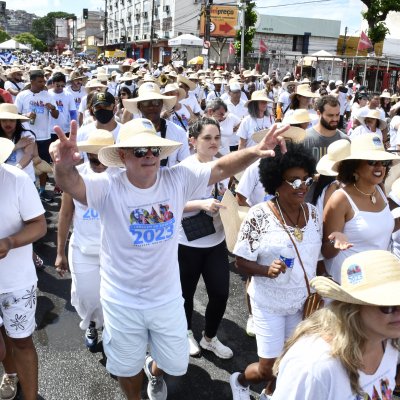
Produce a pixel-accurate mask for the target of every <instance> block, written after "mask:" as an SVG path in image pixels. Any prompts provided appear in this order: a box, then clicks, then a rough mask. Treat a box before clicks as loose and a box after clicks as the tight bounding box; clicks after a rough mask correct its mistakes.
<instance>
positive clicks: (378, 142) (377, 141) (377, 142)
mask: <svg viewBox="0 0 400 400" xmlns="http://www.w3.org/2000/svg"><path fill="white" fill-rule="evenodd" d="M372 142H373V144H374V145H375V146H376V147H382V146H383V145H382V141H381V138H380V137H379V136H374V137H373V138H372Z"/></svg>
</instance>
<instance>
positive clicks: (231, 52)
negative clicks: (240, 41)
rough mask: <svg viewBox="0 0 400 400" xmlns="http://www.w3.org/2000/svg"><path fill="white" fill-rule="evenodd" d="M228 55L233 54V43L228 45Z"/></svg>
mask: <svg viewBox="0 0 400 400" xmlns="http://www.w3.org/2000/svg"><path fill="white" fill-rule="evenodd" d="M228 54H229V55H233V54H235V47H234V46H233V42H231V43H229V50H228Z"/></svg>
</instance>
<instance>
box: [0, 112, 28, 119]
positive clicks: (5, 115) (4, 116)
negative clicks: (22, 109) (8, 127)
mask: <svg viewBox="0 0 400 400" xmlns="http://www.w3.org/2000/svg"><path fill="white" fill-rule="evenodd" d="M0 119H20V120H21V121H29V118H28V117H25V116H24V115H21V114H14V113H11V112H7V111H4V112H0Z"/></svg>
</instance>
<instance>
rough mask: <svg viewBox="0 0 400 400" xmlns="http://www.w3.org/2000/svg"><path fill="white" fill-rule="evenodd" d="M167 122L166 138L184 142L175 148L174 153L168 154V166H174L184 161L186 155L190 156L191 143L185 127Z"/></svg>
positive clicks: (158, 133) (159, 134)
mask: <svg viewBox="0 0 400 400" xmlns="http://www.w3.org/2000/svg"><path fill="white" fill-rule="evenodd" d="M166 122H167V132H166V134H165V138H166V139H169V140H174V141H175V142H179V143H182V146H181V147H180V148H179V149H177V150H175V151H174V152H173V153H172V154H170V155H169V156H168V162H167V167H173V166H174V165H176V164H178V163H180V162H181V161H183V160H184V159H185V158H186V157H189V156H190V152H189V143H188V138H187V134H186V132H185V131H184V130H183V128H181V127H179V126H177V125H175V124H174V123H173V122H171V121H168V120H167V121H166ZM157 135H158V136H161V133H160V132H157Z"/></svg>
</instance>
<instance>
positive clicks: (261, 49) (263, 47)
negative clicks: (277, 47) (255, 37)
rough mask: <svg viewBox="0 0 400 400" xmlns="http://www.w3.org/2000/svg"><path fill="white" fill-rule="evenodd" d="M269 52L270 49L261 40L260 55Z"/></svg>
mask: <svg viewBox="0 0 400 400" xmlns="http://www.w3.org/2000/svg"><path fill="white" fill-rule="evenodd" d="M267 51H268V47H267V45H266V44H265V42H264V41H263V40H262V39H260V53H266V52H267Z"/></svg>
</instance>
